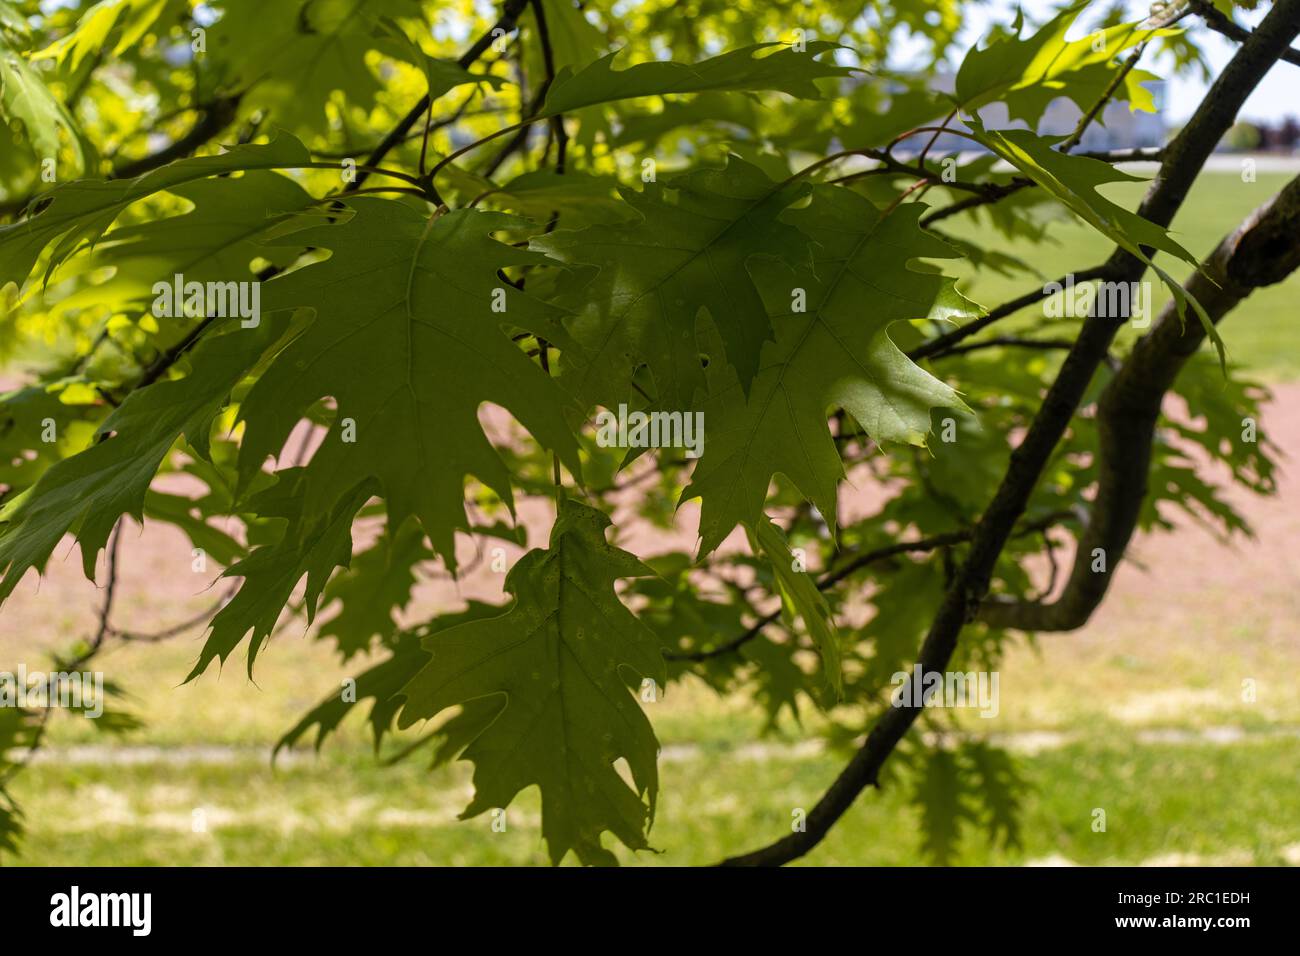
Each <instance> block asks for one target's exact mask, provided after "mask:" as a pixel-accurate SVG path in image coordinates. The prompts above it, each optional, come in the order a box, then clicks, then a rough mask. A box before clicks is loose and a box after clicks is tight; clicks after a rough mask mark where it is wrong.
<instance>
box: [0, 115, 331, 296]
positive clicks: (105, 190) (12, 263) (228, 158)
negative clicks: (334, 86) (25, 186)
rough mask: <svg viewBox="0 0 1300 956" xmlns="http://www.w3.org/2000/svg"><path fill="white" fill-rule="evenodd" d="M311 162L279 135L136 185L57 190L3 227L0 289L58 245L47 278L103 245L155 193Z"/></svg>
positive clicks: (82, 184) (185, 163)
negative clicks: (131, 209) (124, 216)
mask: <svg viewBox="0 0 1300 956" xmlns="http://www.w3.org/2000/svg"><path fill="white" fill-rule="evenodd" d="M310 162H311V155H310V154H309V153H308V152H307V149H306V147H305V146H303V145H302V143H300V142H298V140H296V139H294V138H293V137H292V136H288V135H285V134H281V135H280V136H278V137H276V139H274V140H273V141H272V142H270V143H266V144H247V145H241V146H236V147H235V148H234V149H231V150H229V151H227V152H224V153H220V154H218V155H215V156H196V157H193V158H191V159H182V160H178V161H176V162H173V163H169V164H167V165H166V166H162V167H159V168H158V169H155V170H151V171H150V172H147V173H144V174H143V175H141V176H137V177H136V178H135V179H113V180H108V181H107V182H98V181H95V180H83V181H79V182H70V183H64V184H62V185H59V186H55V187H54V188H53V189H51V190H50V191H49V192H48V193H45V194H44V195H42V196H41V199H40V205H39V206H38V207H37V209H38V211H37V212H35V214H33V215H29V216H28V217H27V218H25V219H23V220H20V221H19V222H15V223H11V224H9V225H4V226H0V285H2V284H4V283H8V282H15V283H17V284H18V285H20V286H21V285H22V284H23V283H24V282H25V281H26V279H27V277H28V276H29V275H30V274H31V271H32V268H33V267H34V266H35V265H36V261H37V260H38V259H39V258H40V255H41V253H42V252H43V251H44V250H45V248H46V247H47V246H49V245H50V244H51V243H54V242H55V241H56V240H57V241H58V244H57V245H56V246H55V247H54V250H53V251H52V252H51V253H50V262H49V266H48V268H47V270H46V275H47V277H48V276H49V274H50V273H52V272H53V271H54V269H55V268H56V267H57V266H58V265H59V263H61V262H63V261H64V260H66V259H67V258H68V256H70V255H71V254H72V253H73V252H75V251H76V250H77V249H78V248H80V247H81V246H82V245H83V244H87V243H88V244H91V245H94V244H95V243H97V242H99V240H100V239H102V238H103V236H104V233H105V232H107V231H108V228H109V227H110V226H111V225H112V224H113V222H114V221H115V220H116V219H117V217H118V216H119V215H121V213H122V212H123V210H125V209H126V207H127V206H129V205H131V204H132V203H134V202H137V201H138V200H141V199H144V198H146V197H148V196H151V195H153V194H154V193H157V192H161V191H163V190H170V189H172V188H174V187H178V186H184V185H186V184H188V183H193V182H195V181H197V180H200V179H206V178H208V177H209V176H219V175H221V174H222V173H231V172H236V171H240V170H253V169H285V168H289V167H293V166H305V165H307V164H309V163H310ZM158 278H166V277H165V276H159V277H158Z"/></svg>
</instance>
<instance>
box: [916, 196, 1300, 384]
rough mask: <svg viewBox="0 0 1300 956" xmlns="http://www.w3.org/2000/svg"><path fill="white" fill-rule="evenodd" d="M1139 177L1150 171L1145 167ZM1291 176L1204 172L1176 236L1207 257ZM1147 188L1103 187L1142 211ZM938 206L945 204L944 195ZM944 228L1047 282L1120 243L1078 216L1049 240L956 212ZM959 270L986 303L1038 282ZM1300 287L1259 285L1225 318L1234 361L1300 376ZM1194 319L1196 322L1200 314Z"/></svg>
mask: <svg viewBox="0 0 1300 956" xmlns="http://www.w3.org/2000/svg"><path fill="white" fill-rule="evenodd" d="M1137 174H1139V175H1143V176H1148V175H1150V173H1148V172H1145V171H1139V172H1138V173H1137ZM1292 178H1294V174H1291V173H1276V172H1261V173H1259V174H1258V177H1257V179H1256V181H1255V182H1253V183H1245V182H1242V181H1241V177H1240V175H1238V174H1235V173H1227V172H1215V171H1209V172H1205V173H1202V174H1201V176H1200V178H1198V179H1197V181H1196V184H1195V185H1194V186H1193V187H1192V190H1191V192H1190V193H1189V195H1188V198H1187V200H1186V202H1185V203H1184V205H1183V207H1182V209H1181V210H1180V211H1179V214H1178V216H1177V217H1176V218H1175V219H1174V222H1173V226H1172V229H1171V232H1172V235H1173V237H1174V238H1175V239H1177V240H1178V241H1179V242H1180V243H1182V245H1183V246H1184V247H1185V248H1186V249H1188V251H1190V252H1191V253H1192V254H1193V255H1194V256H1196V257H1197V259H1198V260H1199V259H1202V258H1204V257H1205V256H1206V255H1207V254H1209V253H1210V252H1211V251H1212V250H1213V249H1214V247H1215V246H1216V245H1217V244H1218V243H1219V240H1220V239H1222V238H1223V237H1224V236H1225V235H1226V234H1227V233H1229V232H1231V231H1232V230H1233V229H1234V228H1236V226H1238V225H1239V224H1240V223H1241V221H1242V220H1243V219H1244V218H1245V217H1246V216H1247V215H1249V214H1250V213H1251V211H1253V210H1254V209H1255V208H1257V207H1258V206H1260V205H1261V204H1262V203H1264V202H1266V201H1267V200H1268V199H1269V198H1270V197H1272V196H1273V195H1275V194H1276V193H1277V192H1278V190H1280V189H1281V188H1282V187H1283V186H1284V185H1285V184H1286V183H1287V182H1289V181H1290V180H1291V179H1292ZM1145 191H1146V185H1145V184H1144V183H1118V184H1114V185H1110V186H1106V187H1104V188H1103V189H1102V192H1103V193H1104V194H1105V195H1107V196H1108V197H1109V198H1110V199H1113V200H1114V201H1115V202H1118V203H1120V204H1121V205H1123V206H1124V207H1125V208H1128V209H1135V208H1137V204H1138V202H1140V200H1141V198H1142V195H1143V193H1144V192H1145ZM958 198H960V197H958ZM934 204H935V205H941V203H940V202H939V201H938V200H935V202H934ZM944 227H945V228H946V229H947V231H948V232H950V233H951V234H952V235H953V236H956V237H958V238H962V239H967V240H970V241H972V242H977V243H981V244H986V245H990V246H992V247H994V248H997V249H998V250H1000V251H1002V252H1005V253H1007V254H1009V255H1013V256H1017V257H1019V258H1020V259H1022V260H1023V261H1024V262H1026V263H1027V264H1028V265H1030V266H1032V267H1033V268H1034V269H1036V270H1037V271H1038V272H1039V273H1041V274H1042V281H1043V282H1047V281H1052V280H1055V279H1058V278H1060V277H1061V276H1062V275H1064V274H1065V273H1066V272H1070V271H1082V270H1083V269H1086V268H1089V267H1090V266H1095V265H1098V264H1100V263H1101V262H1102V261H1104V259H1105V257H1106V256H1107V255H1108V254H1109V253H1110V251H1111V249H1112V248H1113V246H1112V245H1111V244H1109V243H1108V242H1107V241H1106V240H1105V239H1104V238H1102V237H1101V236H1100V235H1098V234H1097V233H1096V232H1095V231H1094V230H1092V229H1091V228H1089V227H1087V226H1085V225H1083V224H1082V223H1079V222H1077V221H1063V222H1058V223H1055V224H1053V226H1052V227H1051V229H1050V232H1049V236H1050V240H1051V241H1049V242H1047V243H1043V244H1035V243H1031V242H1028V241H1016V242H1006V241H1000V242H993V241H991V239H990V237H992V236H995V233H994V232H993V231H992V229H991V228H990V227H989V226H988V225H987V224H986V223H979V222H974V221H972V220H971V218H970V217H969V216H961V217H954V218H953V219H950V220H948V221H947V223H945V224H944ZM1160 264H1161V266H1162V267H1163V268H1165V269H1167V270H1169V271H1170V273H1171V274H1172V275H1173V276H1174V277H1175V278H1178V279H1179V280H1182V279H1185V278H1186V276H1187V274H1188V272H1189V267H1187V266H1185V265H1183V264H1182V263H1178V262H1176V260H1173V259H1172V257H1168V256H1162V257H1161V259H1160ZM958 271H959V272H961V273H963V274H964V276H965V279H964V281H963V283H962V288H963V291H965V292H966V293H967V295H969V296H971V297H972V298H974V299H975V301H977V302H979V303H980V304H981V305H983V306H985V307H986V308H992V307H994V306H997V305H1000V304H1001V303H1003V302H1006V301H1009V300H1011V299H1014V298H1016V297H1017V296H1020V295H1023V294H1025V293H1026V292H1029V291H1031V290H1032V289H1033V288H1034V286H1035V282H1034V280H1033V279H1032V278H1030V277H1027V276H1023V275H1017V276H1003V275H999V274H997V273H995V272H992V271H990V270H987V269H985V270H981V271H980V273H979V275H975V274H974V272H973V270H971V269H970V268H969V267H960V266H959V268H958ZM1148 278H1151V276H1150V275H1148ZM1041 284H1042V283H1041V282H1040V283H1038V285H1039V286H1041ZM1297 290H1300V277H1297V276H1292V277H1291V278H1290V279H1288V280H1287V281H1285V282H1282V283H1279V284H1278V285H1274V286H1269V287H1267V288H1264V289H1259V290H1257V291H1256V292H1254V293H1253V294H1252V295H1251V296H1250V297H1249V298H1248V299H1247V300H1246V301H1245V302H1244V303H1242V305H1241V306H1240V307H1239V308H1238V309H1237V310H1236V311H1234V312H1233V313H1232V314H1231V315H1230V316H1229V317H1228V318H1227V319H1225V320H1224V322H1223V324H1222V327H1221V330H1220V331H1221V334H1222V336H1223V338H1224V341H1225V343H1226V345H1227V350H1228V358H1229V361H1230V362H1231V363H1232V364H1234V365H1236V366H1239V367H1241V368H1243V369H1246V370H1249V371H1250V372H1252V373H1255V374H1257V375H1259V376H1260V377H1262V378H1263V379H1265V380H1269V381H1291V380H1294V379H1296V378H1300V323H1297V321H1296V295H1297ZM1154 291H1155V293H1156V294H1155V303H1156V306H1155V307H1156V308H1157V309H1159V308H1161V307H1162V306H1163V305H1164V303H1165V302H1166V301H1167V300H1168V294H1167V293H1166V292H1164V291H1163V286H1160V284H1159V282H1158V281H1157V282H1156V283H1155V290H1154ZM1190 318H1191V319H1192V321H1195V318H1194V317H1190ZM1042 321H1043V319H1042V317H1041V314H1040V313H1038V312H1036V311H1035V310H1032V309H1026V310H1024V311H1022V312H1021V313H1020V315H1019V317H1018V318H1017V319H1014V320H1011V321H1008V322H1004V323H1000V324H999V325H998V327H997V328H998V330H999V331H1001V332H1002V333H1003V334H1005V332H1006V331H1007V330H1009V329H1013V328H1018V329H1019V330H1020V331H1026V330H1029V329H1032V328H1033V327H1034V326H1035V325H1036V324H1038V323H1041V322H1042ZM990 334H991V333H990ZM1136 334H1137V333H1136V332H1135V331H1134V330H1132V329H1125V331H1124V332H1122V333H1121V336H1120V341H1121V342H1123V341H1125V340H1128V339H1131V338H1133V337H1134V336H1135V335H1136ZM1206 348H1209V346H1206Z"/></svg>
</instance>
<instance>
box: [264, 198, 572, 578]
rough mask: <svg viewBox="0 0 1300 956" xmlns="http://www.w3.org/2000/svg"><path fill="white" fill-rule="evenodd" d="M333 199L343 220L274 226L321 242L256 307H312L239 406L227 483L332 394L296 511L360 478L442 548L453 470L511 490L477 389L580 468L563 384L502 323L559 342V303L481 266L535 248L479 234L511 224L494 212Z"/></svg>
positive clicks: (320, 504)
mask: <svg viewBox="0 0 1300 956" xmlns="http://www.w3.org/2000/svg"><path fill="white" fill-rule="evenodd" d="M346 202H347V209H346V211H344V212H343V213H342V215H343V217H344V218H343V221H340V222H336V223H333V224H330V225H316V226H310V227H308V228H305V229H301V230H297V231H294V232H292V233H289V234H287V235H285V236H283V237H282V238H280V239H277V240H275V241H276V242H284V243H291V244H294V245H304V244H305V245H309V246H312V247H314V248H318V249H323V250H329V252H330V253H331V255H330V256H329V258H328V259H325V260H324V261H319V262H315V263H313V264H310V265H307V266H304V267H302V268H300V269H297V270H295V271H293V272H290V273H286V274H284V275H281V276H277V277H276V278H275V279H272V280H271V281H270V282H267V283H265V284H264V286H263V289H262V310H263V312H264V313H269V312H274V311H276V310H300V309H310V310H311V311H312V313H313V318H312V320H311V321H310V322H306V323H304V324H303V325H302V326H301V327H300V328H299V331H298V334H297V335H296V336H295V337H294V338H293V339H292V341H290V342H289V344H288V345H287V346H286V347H285V348H284V349H283V350H282V351H281V352H280V353H279V354H278V355H277V356H276V357H275V359H274V360H273V361H272V362H271V363H270V365H269V366H268V367H267V368H266V370H265V372H264V373H263V374H262V376H261V377H260V378H259V379H258V380H257V382H256V383H255V384H254V385H253V387H252V388H251V389H250V390H249V393H248V395H247V396H246V397H245V399H244V401H243V403H242V404H241V406H240V411H239V415H240V418H241V420H243V421H244V422H245V423H246V425H247V428H246V431H245V434H244V441H243V444H242V446H241V448H240V456H239V462H240V476H241V482H242V483H244V484H246V483H247V482H248V481H249V480H251V478H252V477H253V476H255V475H256V474H258V473H259V472H260V470H261V468H262V464H263V462H264V461H265V460H266V458H267V457H268V456H270V455H275V454H278V453H279V452H280V451H281V449H282V448H283V447H284V443H285V441H286V439H287V438H288V436H289V433H290V431H292V429H293V428H294V427H295V426H296V425H297V423H298V422H299V421H300V420H301V419H302V418H303V417H304V416H305V415H306V414H307V411H308V410H309V409H310V408H311V407H312V405H313V404H314V403H315V402H317V401H318V400H319V399H323V398H326V397H330V398H333V399H334V401H335V403H336V405H337V418H336V421H335V423H334V427H333V428H331V429H330V431H329V433H328V434H327V435H326V437H325V439H324V443H323V444H322V445H321V446H320V448H318V449H317V451H316V453H315V454H314V456H313V457H312V460H311V463H310V464H309V465H308V466H307V469H306V473H305V475H304V479H303V494H304V495H305V498H306V500H305V503H304V511H305V513H306V514H308V515H323V514H326V513H328V512H330V511H332V509H333V508H334V505H335V504H336V503H337V502H338V501H339V499H340V498H342V497H344V496H345V495H347V494H348V493H349V492H350V491H351V490H352V489H353V488H355V487H356V486H357V484H358V483H360V482H361V481H363V480H365V479H367V478H375V479H377V480H378V482H379V484H380V493H381V494H382V495H383V496H384V497H385V498H386V499H387V502H388V515H389V521H390V522H391V523H392V524H393V525H394V526H400V525H401V523H402V522H403V521H404V520H405V519H406V518H407V517H408V516H409V515H412V514H414V515H416V516H417V517H418V518H419V519H420V523H421V524H422V525H423V527H424V531H425V533H426V534H428V536H429V538H430V539H431V541H432V543H433V546H434V550H435V551H437V552H438V553H439V554H441V555H442V556H443V557H444V559H445V560H447V561H448V562H453V561H454V548H453V544H454V538H453V535H454V532H455V531H456V530H463V531H468V530H469V523H468V519H467V518H466V515H465V506H464V483H465V480H466V478H467V477H469V476H473V477H475V478H477V479H478V480H479V481H480V482H482V483H483V484H484V485H486V486H488V487H489V488H491V489H492V490H493V491H495V492H496V493H497V495H499V496H500V498H501V499H502V500H503V501H505V502H507V503H508V504H509V503H512V502H513V496H512V492H511V476H510V472H509V470H508V469H507V468H506V466H505V464H504V463H503V462H502V460H501V457H500V455H499V454H498V453H497V451H496V450H495V449H494V448H493V446H492V444H491V442H489V441H488V439H487V437H486V435H484V433H483V427H482V425H481V424H480V422H479V419H478V411H479V408H480V406H482V405H483V404H484V403H489V402H490V403H494V404H496V405H499V406H501V407H502V408H504V409H505V410H507V411H508V412H510V413H511V414H512V415H514V417H515V418H516V419H518V421H519V422H520V423H521V424H523V425H524V427H525V428H527V429H528V430H529V432H530V433H531V434H532V435H533V437H534V438H535V439H536V440H537V441H538V442H540V443H541V444H542V446H543V447H546V448H550V449H552V450H553V451H555V452H556V453H557V454H558V455H559V456H560V459H561V460H562V461H563V462H564V464H565V465H566V466H567V467H568V468H569V469H570V471H572V472H573V473H574V474H575V475H577V474H580V473H581V465H580V463H579V460H578V446H577V441H576V439H575V438H574V435H573V432H572V431H571V430H570V428H569V427H568V425H566V423H565V417H564V415H565V407H564V406H565V403H566V400H565V397H564V394H563V392H561V391H560V389H559V388H558V387H556V385H555V384H554V383H553V382H552V381H551V379H550V378H549V377H548V376H547V374H546V373H545V372H543V371H542V370H541V369H540V368H539V367H538V366H537V365H536V364H535V363H534V362H532V361H531V360H530V359H529V358H528V357H527V355H526V354H525V353H524V351H523V349H521V348H520V347H519V346H518V345H517V344H516V343H515V342H512V341H511V337H510V331H509V329H512V328H518V329H525V330H527V331H530V332H534V333H536V334H539V335H542V336H545V337H547V338H548V339H549V340H550V341H562V337H563V328H562V326H561V325H560V323H559V311H558V310H557V309H555V308H554V307H552V306H548V305H545V304H543V303H541V302H539V301H537V300H536V299H533V298H532V297H530V296H528V295H525V294H524V293H523V292H521V291H519V290H517V289H516V288H515V287H514V286H512V285H511V284H510V283H508V282H505V281H503V280H502V279H500V278H499V277H498V275H497V272H498V270H500V269H503V268H510V267H513V266H523V265H540V264H545V263H546V262H547V261H548V260H547V259H546V258H545V257H544V256H541V255H539V254H538V253H536V252H530V251H528V250H524V249H514V248H512V247H510V246H508V245H506V244H504V243H501V242H498V241H496V240H495V239H493V238H492V235H491V234H492V232H493V231H494V230H499V229H507V228H514V227H518V226H519V225H521V220H518V219H516V218H514V217H512V216H507V215H504V214H502V213H495V212H485V211H482V210H478V209H458V210H456V211H454V212H449V213H446V214H445V215H443V214H441V212H435V213H434V214H433V215H428V214H426V213H424V212H422V211H417V210H415V209H414V208H412V206H410V205H408V204H406V203H404V202H401V201H397V200H388V199H378V198H374V197H370V196H361V197H355V198H352V199H348V200H347V201H346ZM350 433H351V434H350ZM352 439H354V440H352Z"/></svg>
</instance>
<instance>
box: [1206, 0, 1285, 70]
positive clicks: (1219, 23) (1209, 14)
mask: <svg viewBox="0 0 1300 956" xmlns="http://www.w3.org/2000/svg"><path fill="white" fill-rule="evenodd" d="M1188 8H1189V9H1191V10H1193V11H1195V12H1196V13H1197V14H1198V15H1199V16H1200V17H1201V19H1203V20H1204V21H1205V25H1206V26H1207V27H1209V28H1210V29H1211V30H1213V31H1214V32H1215V33H1220V34H1222V35H1223V36H1225V37H1227V38H1228V39H1229V40H1235V41H1237V42H1238V43H1242V42H1244V41H1246V40H1248V39H1250V31H1249V30H1247V29H1246V28H1245V27H1243V26H1239V25H1238V24H1237V23H1236V22H1235V21H1234V20H1233V19H1232V17H1230V16H1228V15H1227V14H1226V13H1224V12H1223V11H1221V10H1219V9H1218V8H1217V7H1215V6H1214V5H1213V4H1212V3H1209V2H1208V0H1190V3H1188ZM1278 59H1279V60H1285V61H1286V62H1287V63H1291V64H1293V65H1295V66H1300V50H1292V49H1290V48H1288V49H1287V50H1286V52H1284V53H1283V54H1282V55H1281V56H1280V57H1278Z"/></svg>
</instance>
